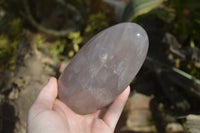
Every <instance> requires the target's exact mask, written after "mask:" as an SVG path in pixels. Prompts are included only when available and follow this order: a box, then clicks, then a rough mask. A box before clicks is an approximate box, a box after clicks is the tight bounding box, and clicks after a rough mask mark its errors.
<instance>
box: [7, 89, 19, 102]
mask: <svg viewBox="0 0 200 133" xmlns="http://www.w3.org/2000/svg"><path fill="white" fill-rule="evenodd" d="M18 97H19V90H18V89H16V88H15V89H13V90H12V91H11V92H10V93H9V95H8V98H9V99H10V100H14V99H17V98H18Z"/></svg>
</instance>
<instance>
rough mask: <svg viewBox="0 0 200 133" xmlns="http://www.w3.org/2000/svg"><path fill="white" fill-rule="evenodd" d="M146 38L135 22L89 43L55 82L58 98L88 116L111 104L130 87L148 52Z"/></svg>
mask: <svg viewBox="0 0 200 133" xmlns="http://www.w3.org/2000/svg"><path fill="white" fill-rule="evenodd" d="M148 43H149V41H148V36H147V33H146V32H145V30H144V29H143V28H142V27H141V26H139V25H138V24H135V23H121V24H117V25H115V26H112V27H110V28H107V29H105V30H103V31H102V32H100V33H98V34H97V35H96V36H94V37H93V38H92V39H91V40H89V41H88V42H87V43H86V44H85V46H84V47H83V48H82V49H81V50H80V51H79V52H78V53H77V55H76V56H75V57H74V58H73V60H72V61H71V62H70V64H69V65H68V66H67V68H65V70H64V72H63V73H62V74H61V76H60V78H59V80H58V87H59V90H58V93H59V98H60V99H61V100H62V101H63V102H64V103H65V104H66V105H67V106H69V107H70V108H71V109H72V110H73V111H74V112H76V113H79V114H88V113H92V112H95V111H97V110H98V109H101V108H103V107H105V106H107V105H109V104H110V103H112V101H113V100H114V99H115V98H116V97H117V96H118V95H119V94H120V93H122V91H123V90H124V89H125V88H126V87H127V86H128V85H129V84H130V82H131V81H132V80H133V78H134V77H135V75H136V74H137V72H138V71H139V69H140V68H141V66H142V64H143V62H144V60H145V57H146V54H147V50H148Z"/></svg>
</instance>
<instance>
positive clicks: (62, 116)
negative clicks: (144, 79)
mask: <svg viewBox="0 0 200 133" xmlns="http://www.w3.org/2000/svg"><path fill="white" fill-rule="evenodd" d="M57 91H58V87H57V80H56V78H50V80H49V82H48V83H47V85H46V86H45V87H44V88H43V89H42V90H41V92H40V93H39V95H38V97H37V99H36V100H35V102H34V104H33V105H32V107H31V108H30V110H29V113H28V120H27V132H28V133H113V132H114V129H115V126H116V124H117V121H118V119H119V117H120V115H121V112H122V110H123V107H124V105H125V103H126V101H127V98H128V95H129V93H130V87H127V89H126V90H124V92H123V93H122V94H121V95H120V96H119V97H118V98H117V99H116V100H115V101H114V102H113V103H112V104H111V105H110V106H109V107H108V108H106V109H102V110H98V111H97V112H95V113H92V114H88V115H79V114H76V113H75V112H73V111H72V110H71V109H70V108H69V107H68V106H66V105H65V104H64V103H63V102H61V101H60V100H59V99H57V98H56V97H57V95H58V92H57Z"/></svg>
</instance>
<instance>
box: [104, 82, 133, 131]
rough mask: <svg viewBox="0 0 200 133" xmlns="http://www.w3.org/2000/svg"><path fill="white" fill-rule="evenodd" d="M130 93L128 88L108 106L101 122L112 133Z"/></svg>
mask: <svg viewBox="0 0 200 133" xmlns="http://www.w3.org/2000/svg"><path fill="white" fill-rule="evenodd" d="M129 93H130V87H129V86H128V87H127V88H126V89H125V90H124V91H123V92H122V94H120V95H119V96H118V97H117V99H115V101H114V102H113V103H112V104H111V105H110V107H109V108H108V110H107V112H106V113H105V115H104V117H103V120H104V122H105V123H106V124H107V125H108V126H109V127H110V128H111V129H112V130H113V131H114V129H115V126H116V124H117V122H118V120H119V117H120V115H121V113H122V110H123V108H124V105H125V104H126V101H127V99H128V96H129Z"/></svg>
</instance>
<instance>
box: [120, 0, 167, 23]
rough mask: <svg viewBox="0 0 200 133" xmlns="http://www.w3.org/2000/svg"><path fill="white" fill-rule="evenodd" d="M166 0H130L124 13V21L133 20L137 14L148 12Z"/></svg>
mask: <svg viewBox="0 0 200 133" xmlns="http://www.w3.org/2000/svg"><path fill="white" fill-rule="evenodd" d="M163 2H164V0H130V1H129V3H128V4H127V6H126V8H125V10H124V13H123V15H122V21H130V22H131V21H133V19H134V18H136V17H137V16H140V15H143V14H146V13H148V12H150V11H151V10H153V9H155V8H157V7H158V6H160V5H161V4H162V3H163Z"/></svg>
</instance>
